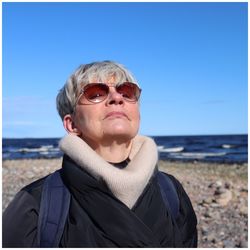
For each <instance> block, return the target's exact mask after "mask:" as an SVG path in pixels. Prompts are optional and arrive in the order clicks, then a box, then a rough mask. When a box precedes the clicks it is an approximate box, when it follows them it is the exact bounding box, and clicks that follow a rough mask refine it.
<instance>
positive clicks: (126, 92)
mask: <svg viewBox="0 0 250 250" xmlns="http://www.w3.org/2000/svg"><path fill="white" fill-rule="evenodd" d="M111 87H113V88H115V89H116V92H117V93H119V94H120V95H121V96H122V97H123V99H124V100H125V101H127V102H131V103H135V102H137V101H138V100H139V98H140V94H141V89H140V88H139V87H138V86H137V85H136V84H135V83H132V82H123V83H121V84H119V85H116V86H113V85H107V84H105V83H90V84H88V85H86V86H85V87H84V88H83V89H82V90H81V92H80V95H79V97H78V99H77V103H78V102H79V101H80V102H81V103H84V100H87V101H89V102H92V103H99V102H102V101H104V100H106V99H107V97H108V95H109V92H110V91H109V88H111Z"/></svg>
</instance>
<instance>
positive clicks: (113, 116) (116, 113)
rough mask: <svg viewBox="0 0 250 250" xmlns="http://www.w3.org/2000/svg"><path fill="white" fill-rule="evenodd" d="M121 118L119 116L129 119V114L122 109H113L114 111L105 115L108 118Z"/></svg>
mask: <svg viewBox="0 0 250 250" xmlns="http://www.w3.org/2000/svg"><path fill="white" fill-rule="evenodd" d="M116 117H117V118H119V117H126V118H127V119H129V118H128V116H127V115H126V114H125V113H124V112H120V111H112V112H109V113H108V114H106V115H105V117H104V119H107V118H116Z"/></svg>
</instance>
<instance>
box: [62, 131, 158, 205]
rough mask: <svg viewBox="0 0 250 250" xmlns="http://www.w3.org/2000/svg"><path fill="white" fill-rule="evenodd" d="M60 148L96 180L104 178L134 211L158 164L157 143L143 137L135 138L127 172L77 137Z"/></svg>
mask: <svg viewBox="0 0 250 250" xmlns="http://www.w3.org/2000/svg"><path fill="white" fill-rule="evenodd" d="M59 147H60V149H61V150H62V151H63V152H64V153H65V154H66V155H68V156H69V157H70V158H71V159H72V160H73V161H75V162H76V163H77V164H78V165H79V166H81V167H82V168H84V169H85V170H86V171H87V172H88V173H90V174H91V175H92V176H94V177H95V178H96V179H100V178H101V179H103V180H104V181H105V182H106V184H107V185H108V187H109V188H110V190H111V191H112V193H113V194H114V195H115V196H116V197H117V198H118V199H119V200H120V201H122V202H123V203H124V204H125V205H126V206H127V207H129V208H130V209H131V208H132V207H133V205H134V204H135V202H136V201H137V199H138V198H139V196H140V195H141V193H142V192H143V190H144V188H145V187H146V185H147V183H148V181H149V179H150V177H151V176H152V174H153V172H154V169H155V167H156V163H157V161H158V152H157V147H156V144H155V142H154V141H153V140H152V139H151V138H149V137H145V136H139V135H137V136H136V137H135V138H134V139H133V143H132V149H131V152H130V155H129V158H130V160H131V161H130V162H129V164H128V166H127V167H126V168H123V169H119V168H117V167H114V166H113V165H112V164H110V163H108V162H106V161H105V160H104V159H103V158H102V157H101V156H99V155H98V154H97V153H96V152H95V151H94V150H93V149H92V148H90V147H89V146H88V144H87V143H85V142H84V141H83V140H82V139H81V138H79V137H78V136H76V135H73V134H68V135H66V136H65V137H64V138H62V139H61V141H60V143H59Z"/></svg>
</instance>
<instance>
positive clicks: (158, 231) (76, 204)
mask: <svg viewBox="0 0 250 250" xmlns="http://www.w3.org/2000/svg"><path fill="white" fill-rule="evenodd" d="M61 175H62V179H63V181H64V183H65V184H66V185H67V187H68V189H69V190H70V192H71V195H72V196H71V203H70V209H69V214H68V218H67V221H66V225H65V228H64V233H63V236H62V239H61V242H60V247H196V246H197V229H196V225H197V220H196V216H195V213H194V210H193V208H192V205H191V202H190V200H189V198H188V196H187V194H186V192H185V191H184V189H183V187H182V185H181V184H180V183H179V182H178V181H177V180H176V179H175V178H174V177H173V176H170V177H171V179H172V180H173V182H174V185H175V186H176V189H177V193H178V196H179V199H180V215H179V217H178V219H177V220H176V221H175V220H173V219H172V218H171V215H170V212H169V211H167V209H166V206H165V205H164V202H163V200H162V196H161V193H160V190H159V186H158V185H157V180H156V178H155V175H154V176H153V177H152V178H151V180H150V181H149V183H148V185H147V186H146V188H145V189H144V191H143V193H142V194H141V196H140V197H139V199H138V200H137V202H136V204H135V205H134V206H133V208H132V209H129V208H128V207H127V206H126V205H124V204H123V203H122V202H121V201H120V200H118V199H117V198H116V197H115V196H114V195H113V194H112V193H111V191H110V190H109V189H108V187H107V185H106V184H105V183H104V182H102V181H97V180H96V179H94V178H93V177H92V176H91V175H89V174H88V173H87V172H85V171H84V170H83V169H82V168H80V167H78V166H77V165H76V164H75V163H74V162H73V161H72V160H71V159H69V158H68V157H64V161H63V166H62V169H61ZM43 182H44V178H43V179H40V180H38V181H36V182H34V183H32V184H30V185H28V186H26V187H25V188H23V189H22V190H21V191H20V192H19V193H18V194H17V195H16V197H15V198H14V200H13V201H12V202H11V203H10V205H9V206H8V208H7V209H6V210H5V212H4V214H3V247H38V245H37V219H38V215H39V206H40V198H41V191H42V186H43Z"/></svg>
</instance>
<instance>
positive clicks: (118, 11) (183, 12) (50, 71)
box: [2, 2, 248, 138]
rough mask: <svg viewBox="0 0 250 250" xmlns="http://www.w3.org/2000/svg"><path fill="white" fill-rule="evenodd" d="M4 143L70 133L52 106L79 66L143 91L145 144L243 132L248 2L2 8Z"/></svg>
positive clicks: (13, 5) (65, 4) (29, 4)
mask: <svg viewBox="0 0 250 250" xmlns="http://www.w3.org/2000/svg"><path fill="white" fill-rule="evenodd" d="M2 20H3V21H2V53H3V55H2V63H3V65H2V66H3V67H2V79H3V86H2V92H3V97H2V107H3V122H2V129H3V133H2V135H3V137H11V138H13V137H21V138H24V137H61V136H63V135H64V134H65V131H64V129H63V126H62V123H61V120H60V118H59V116H58V114H57V111H56V105H55V98H56V95H57V93H58V90H59V89H60V88H61V87H62V86H63V84H64V83H65V81H66V79H67V78H68V76H69V75H70V74H71V73H72V72H73V71H74V70H75V69H76V68H77V67H78V66H79V65H80V64H82V63H89V62H92V61H99V60H114V61H117V62H119V63H122V64H124V65H125V66H126V67H127V68H128V69H129V70H131V71H132V72H133V74H134V75H135V77H136V78H137V80H138V81H139V83H140V86H141V87H142V89H143V91H142V97H141V128H140V133H141V134H146V135H207V134H241V133H247V129H248V126H247V115H248V114H247V81H248V75H247V70H248V66H247V63H248V61H247V60H248V58H247V53H248V51H247V46H248V43H247V32H248V30H247V3H212V2H211V3H198V2H193V3H133V2H132V3H128V2H127V3H100V2H99V3H86V2H85V3H59V2H57V3H45V2H44V3H7V2H5V3H3V4H2Z"/></svg>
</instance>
